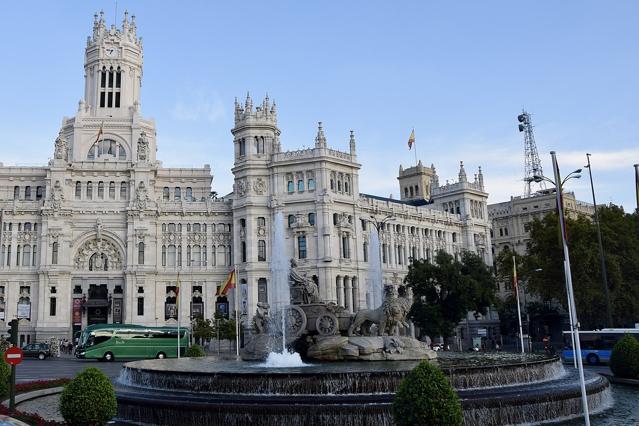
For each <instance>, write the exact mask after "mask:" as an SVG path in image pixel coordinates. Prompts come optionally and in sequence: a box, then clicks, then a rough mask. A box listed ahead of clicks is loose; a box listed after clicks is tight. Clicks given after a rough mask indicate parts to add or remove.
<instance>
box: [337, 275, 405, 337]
mask: <svg viewBox="0 0 639 426" xmlns="http://www.w3.org/2000/svg"><path fill="white" fill-rule="evenodd" d="M404 292H405V294H404V296H402V297H398V295H397V288H396V287H395V286H387V287H386V297H385V298H384V303H382V306H380V307H379V308H377V309H364V310H361V311H359V312H358V313H357V314H356V315H355V318H354V319H353V323H352V324H351V326H350V327H349V328H348V335H349V336H353V335H355V333H356V331H357V330H360V331H361V334H363V335H370V334H371V330H370V328H371V325H373V324H375V325H377V330H378V334H379V335H380V336H387V335H395V336H399V331H400V328H408V322H407V320H406V316H407V315H408V312H409V311H410V308H411V306H412V305H413V291H412V289H411V288H410V287H406V288H405V290H404Z"/></svg>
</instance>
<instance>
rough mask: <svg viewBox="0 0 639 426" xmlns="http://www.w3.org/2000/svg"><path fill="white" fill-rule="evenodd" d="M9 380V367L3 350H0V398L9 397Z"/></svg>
mask: <svg viewBox="0 0 639 426" xmlns="http://www.w3.org/2000/svg"><path fill="white" fill-rule="evenodd" d="M10 381H11V367H10V366H9V364H7V363H6V361H5V360H4V352H0V398H1V399H3V400H4V399H5V398H8V397H9V382H10Z"/></svg>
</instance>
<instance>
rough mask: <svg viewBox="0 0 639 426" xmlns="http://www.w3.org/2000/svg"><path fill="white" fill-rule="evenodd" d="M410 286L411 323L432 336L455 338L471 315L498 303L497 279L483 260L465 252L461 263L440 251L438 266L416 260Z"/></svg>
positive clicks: (407, 279)
mask: <svg viewBox="0 0 639 426" xmlns="http://www.w3.org/2000/svg"><path fill="white" fill-rule="evenodd" d="M406 283H407V284H408V285H409V286H410V287H412V288H413V293H414V295H415V303H414V304H413V307H412V309H411V312H410V317H411V319H412V320H413V321H414V322H415V323H416V324H417V325H418V326H419V327H420V329H421V330H422V332H423V333H425V334H427V335H429V336H443V337H444V338H446V337H449V336H451V335H452V332H453V330H454V328H455V326H456V325H457V324H458V323H459V321H461V320H462V318H464V317H465V316H466V314H467V312H468V311H474V312H482V313H485V312H486V308H488V307H489V306H491V305H492V304H494V303H495V290H496V286H495V279H494V278H493V276H492V274H491V272H490V270H489V269H488V267H487V266H486V264H485V263H484V262H483V260H482V259H481V258H480V257H479V256H477V255H476V254H473V253H469V252H465V253H464V254H463V255H462V258H461V262H460V261H457V260H455V259H454V258H453V257H452V256H451V255H450V254H448V253H446V252H444V251H439V252H438V253H437V256H436V257H435V264H431V263H430V262H428V261H427V260H416V261H413V263H412V264H411V265H410V266H409V268H408V275H407V276H406Z"/></svg>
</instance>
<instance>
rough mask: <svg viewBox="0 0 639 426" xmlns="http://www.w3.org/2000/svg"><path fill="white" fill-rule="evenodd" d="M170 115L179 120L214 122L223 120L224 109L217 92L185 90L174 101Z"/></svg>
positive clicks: (224, 115)
mask: <svg viewBox="0 0 639 426" xmlns="http://www.w3.org/2000/svg"><path fill="white" fill-rule="evenodd" d="M171 115H172V116H173V118H175V119H176V120H180V121H200V120H205V121H208V122H211V123H215V122H218V121H223V120H224V118H225V117H226V110H225V109H224V102H223V101H222V98H221V97H220V95H219V94H217V93H206V92H205V91H203V90H198V91H195V90H187V91H185V92H183V93H182V94H181V96H180V97H179V98H178V100H177V101H176V103H175V106H174V107H173V110H172V111H171Z"/></svg>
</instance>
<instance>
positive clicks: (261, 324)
mask: <svg viewBox="0 0 639 426" xmlns="http://www.w3.org/2000/svg"><path fill="white" fill-rule="evenodd" d="M269 308H270V306H269V304H268V303H264V302H257V309H256V310H255V315H254V316H253V331H254V332H255V333H256V334H264V333H267V332H268V322H269V320H270V317H269V314H268V311H269Z"/></svg>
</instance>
